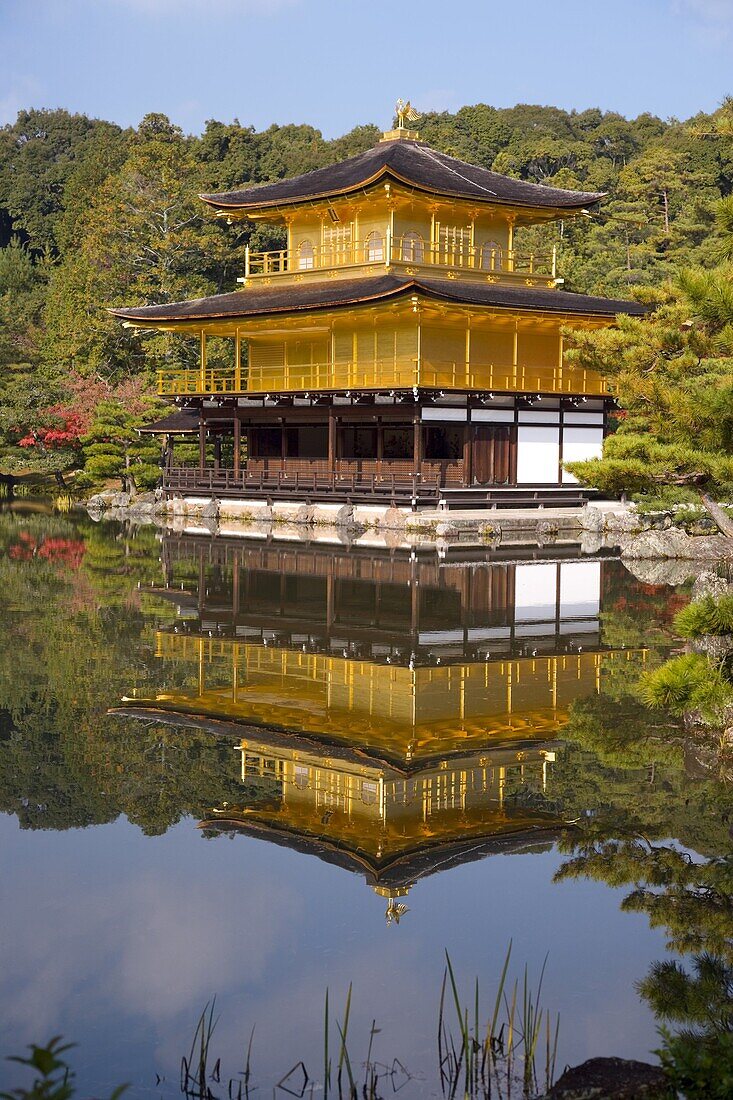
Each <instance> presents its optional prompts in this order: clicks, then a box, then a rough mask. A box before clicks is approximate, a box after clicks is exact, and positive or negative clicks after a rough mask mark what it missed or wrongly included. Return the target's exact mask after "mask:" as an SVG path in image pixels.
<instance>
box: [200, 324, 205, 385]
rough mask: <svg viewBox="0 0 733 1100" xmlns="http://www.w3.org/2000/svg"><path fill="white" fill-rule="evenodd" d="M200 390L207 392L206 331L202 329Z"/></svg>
mask: <svg viewBox="0 0 733 1100" xmlns="http://www.w3.org/2000/svg"><path fill="white" fill-rule="evenodd" d="M199 392H200V393H205V392H206V333H205V332H204V330H203V329H201V347H200V353H199Z"/></svg>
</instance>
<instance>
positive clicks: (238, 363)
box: [234, 329, 242, 393]
mask: <svg viewBox="0 0 733 1100" xmlns="http://www.w3.org/2000/svg"><path fill="white" fill-rule="evenodd" d="M234 392H235V393H241V392H242V341H241V339H240V336H239V329H235V332H234Z"/></svg>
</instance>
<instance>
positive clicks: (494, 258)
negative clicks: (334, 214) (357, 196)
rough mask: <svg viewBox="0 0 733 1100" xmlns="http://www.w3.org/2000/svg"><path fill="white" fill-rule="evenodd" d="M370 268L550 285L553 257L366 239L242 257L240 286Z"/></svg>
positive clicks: (553, 273) (486, 246)
mask: <svg viewBox="0 0 733 1100" xmlns="http://www.w3.org/2000/svg"><path fill="white" fill-rule="evenodd" d="M370 264H384V265H392V264H400V265H407V266H411V265H412V266H415V267H420V266H428V267H443V268H447V269H454V268H458V269H460V270H464V271H473V272H477V273H480V274H482V275H486V276H490V275H492V274H496V275H513V276H520V277H529V276H537V277H538V278H542V279H555V278H556V275H557V255H556V251H555V249H553V250H552V252H550V253H546V254H543V253H539V252H519V251H517V250H516V249H511V250H509V249H502V248H499V247H498V246H497V245H495V244H493V243H490V244H483V245H469V244H460V243H455V244H452V243H448V242H441V243H438V244H431V243H430V242H426V241H422V240H417V239H416V238H415V237H410V236H404V237H394V238H393V237H391V236H390V234H389V233H387V235H386V236H385V237H381V236H380V237H378V238H376V239H375V238H370V239H368V240H364V241H351V242H346V243H343V244H339V245H332V244H331V245H319V246H315V245H314V246H311V247H309V248H308V249H307V250H304V249H303V247H302V245H301V246H300V247H299V248H281V249H278V250H275V251H273V252H250V251H249V249H247V250H246V253H245V272H244V275H245V280H246V279H248V278H257V277H262V276H265V275H284V274H291V275H297V274H304V273H307V272H309V271H319V270H326V269H328V270H332V269H334V268H339V267H355V266H362V265H370Z"/></svg>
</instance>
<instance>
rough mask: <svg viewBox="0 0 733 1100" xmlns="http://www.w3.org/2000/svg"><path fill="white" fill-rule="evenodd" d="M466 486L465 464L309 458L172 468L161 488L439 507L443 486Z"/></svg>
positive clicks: (167, 471) (232, 494)
mask: <svg viewBox="0 0 733 1100" xmlns="http://www.w3.org/2000/svg"><path fill="white" fill-rule="evenodd" d="M462 484H463V463H462V462H461V461H455V462H451V461H444V462H423V463H422V464H421V467H420V472H419V473H417V474H415V472H414V468H413V465H412V463H411V462H387V461H384V462H379V461H376V460H374V459H369V460H366V459H365V460H354V461H349V460H339V461H338V462H336V463H334V466H333V468H331V466H330V465H329V463H328V462H326V461H312V460H308V459H279V458H261V459H250V460H249V461H248V462H247V465H246V467H245V468H243V469H242V470H232V469H224V468H218V469H217V468H216V467H213V466H206V467H203V468H202V467H200V466H172V467H169V468H168V469H166V470H165V472H164V474H163V488H164V489H166V490H167V491H168V492H172V493H183V494H185V493H193V494H204V493H206V494H211V495H216V496H219V497H243V498H245V499H246V498H247V497H248V496H250V495H251V496H255V497H263V496H264V497H268V498H272V499H274V500H275V499H278V498H287V499H293V498H294V497H297V498H299V499H306V500H308V499H310V498H311V497H313V498H316V499H318V500H324V499H328V500H332V501H351V500H373V501H382V502H386V503H391V502H394V503H398V502H399V503H403V504H404V503H407V504H417V503H420V504H431V503H437V501H438V500H439V498H440V494H441V490H442V489H443V488H444V487H445V486H455V487H459V486H461V485H462Z"/></svg>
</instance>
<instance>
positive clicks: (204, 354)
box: [112, 111, 643, 508]
mask: <svg viewBox="0 0 733 1100" xmlns="http://www.w3.org/2000/svg"><path fill="white" fill-rule="evenodd" d="M405 118H406V116H405V115H404V111H401V112H399V113H398V119H399V122H400V125H398V126H397V128H396V129H394V130H392V131H389V132H388V133H385V134H384V135H383V137H382V139H381V140H380V141H379V142H378V144H377V145H375V146H374V148H372V149H369V150H367V151H366V152H364V153H360V154H359V155H357V156H354V157H350V158H349V159H347V160H345V161H342V162H341V163H338V164H334V165H330V166H328V167H325V168H319V169H317V170H315V171H312V172H308V173H306V174H305V175H301V176H296V177H295V178H291V179H283V180H277V181H275V182H272V183H266V184H262V185H258V186H256V187H248V188H245V189H242V190H238V191H231V192H227V193H224V194H214V195H202V196H201V198H202V199H203V201H204V202H205V203H206V204H207V206H208V207H209V208H210V209H211V210H212V211H213V212H214V214H215V215H216V216H217V217H221V218H224V219H226V220H227V221H237V220H246V221H247V222H249V223H254V224H257V223H259V222H267V223H270V224H272V225H276V226H280V227H282V228H283V230H284V232H285V234H286V238H287V243H286V246H285V247H284V248H282V249H280V250H276V251H270V252H254V251H250V250H249V249H248V250H247V254H246V258H245V262H244V270H243V273H242V276H241V278H240V279H239V282H240V284H241V288H240V289H238V290H235V291H233V292H231V293H225V294H218V295H215V296H213V297H209V298H200V299H195V300H192V301H183V302H175V303H168V304H165V305H147V306H140V307H129V308H124V309H122V308H120V309H114V310H112V313H113V314H114V315H115V316H116V317H118V318H120V319H121V320H122V321H123V322H124V323H125V324H126V325H129V326H134V327H136V328H139V329H152V330H158V331H168V332H175V333H179V334H180V335H181V337H188V338H189V339H192V340H195V341H196V342H197V344H198V365H197V366H196V367H195V368H192V369H184V368H170V369H165V370H161V371H160V372H159V376H158V392H159V393H160V394H161V395H163V396H166V397H169V398H170V399H171V401H172V402H174V403H175V404H177V405H178V406H179V411H178V413H174V414H172V416H171V417H169V418H166V420H165V421H162V422H160V423H159V424H158V425H155V426H152V427H153V428H154V430H157V431H160V432H161V433H165V434H166V435H167V438H168V442H167V444H166V456H167V457H166V465H165V469H164V473H163V487H164V489H165V490H166V492H167V493H168V494H185V495H192V496H196V495H206V496H211V495H214V496H217V497H231V498H243V499H266V500H270V501H272V500H276V499H278V498H280V499H297V500H300V501H308V502H319V501H324V500H327V501H334V502H336V501H340V502H347V503H351V502H354V503H357V502H374V501H377V502H380V501H381V502H385V503H387V504H390V503H391V504H397V505H402V506H407V507H412V508H417V507H419V506H420V505H421V504H428V505H431V506H434V505H436V504H437V505H440V506H444V507H449V506H450V505H451V504H463V505H465V504H479V505H481V504H486V503H488V502H493V503H510V502H536V501H542V500H544V501H545V502H558V503H560V502H562V503H571V502H574V501H578V500H579V499H582V498H583V496H584V491H583V490H581V489H580V488H579V487H578V486H577V484H576V482H575V479H574V478H573V477H572V475H570V474H569V473H567V472H566V471H564V469H563V463H565V462H568V461H571V460H578V459H584V458H588V457H591V456H594V455H597V454H599V453H600V449H601V445H602V441H603V437H604V432H605V428H606V418H607V412H608V409H609V408H610V407H611V405H612V397H611V395H610V393H609V392H608V390H607V388H606V384H605V382H604V380H603V379H602V378H601V377H600V376H599V375H597V374H594V373H593V372H590V371H585V370H581V369H579V368H578V367H575V366H572V365H570V364H568V363H567V362H566V358H565V354H564V352H565V348H564V342H563V330H564V329H565V328H567V327H568V326H569V327H571V328H576V329H583V328H594V327H597V326H606V325H609V324H612V323H613V322H614V319H615V316H616V315H617V314H618V313H634V314H635V313H641V312H643V309H642V307H641V306H639V305H637V304H635V303H632V302H625V301H613V300H609V299H606V298H599V297H591V296H588V295H584V294H576V293H570V292H568V291H566V290H564V289H563V288H562V284H563V279H562V278H561V277H560V276H559V274H558V270H557V260H556V255H555V253H554V252H553V253H552V254H549V255H538V254H534V253H525V252H523V251H522V250H521V248H519V247H517V243H516V239H517V234H518V233H521V230H522V229H523V228H524V227H526V226H533V225H541V224H543V223H547V222H550V221H557V220H560V219H564V220H566V219H569V218H575V217H578V216H580V215H583V214H587V213H588V211H589V210H590V209H591V208H592V207H594V206H595V205H596V204H597V203H598V202H599V201H600V200H601V199H602V198H603V195H601V194H598V193H588V192H577V191H568V190H562V189H558V188H554V187H546V186H543V185H538V184H532V183H527V182H525V181H523V180H518V179H512V178H509V177H506V176H502V175H499V174H497V173H496V172H492V171H489V170H488V169H486V168H484V167H480V166H477V165H472V164H467V163H464V162H463V161H460V160H457V159H456V158H454V157H451V156H448V155H446V154H445V153H441V152H439V151H437V150H435V149H432V148H431V147H430V146H429V145H427V144H426V143H425V142H422V141H421V140H420V138H419V134H418V133H417V132H416V131H414V130H409V129H407V127H406V125H405V124H404V123H405ZM520 243H521V241H520ZM212 338H218V339H217V344H216V347H217V349H219V350H217V355H216V357H211V356H210V355H209V350H210V346H211V340H212ZM222 338H223V340H224V342H225V346H227V347H228V348H229V349H230V353H229V354H228V356H227V357H225V358H224V359H223V358H222V353H221V350H220V349H221V347H222ZM210 359H211V361H210ZM184 413H185V415H184ZM179 432H181V433H183V432H187V433H194V434H195V433H198V438H199V455H198V461H197V462H196V463H195V464H193V465H185V464H183V463H181V462H180V461H178V460H177V459H176V448H175V446H174V442H175V439H176V435H177V433H179ZM585 495H587V494H585Z"/></svg>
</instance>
